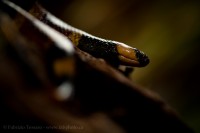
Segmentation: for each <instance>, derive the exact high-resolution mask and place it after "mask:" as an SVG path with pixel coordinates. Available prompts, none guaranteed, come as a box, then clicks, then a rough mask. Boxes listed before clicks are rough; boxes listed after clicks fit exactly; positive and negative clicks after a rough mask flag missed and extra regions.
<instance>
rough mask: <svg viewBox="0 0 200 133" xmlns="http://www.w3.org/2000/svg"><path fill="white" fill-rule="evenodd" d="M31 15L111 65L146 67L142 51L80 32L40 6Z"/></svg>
mask: <svg viewBox="0 0 200 133" xmlns="http://www.w3.org/2000/svg"><path fill="white" fill-rule="evenodd" d="M30 13H31V14H32V15H33V16H35V17H36V18H38V19H39V20H41V21H42V22H44V23H46V24H47V25H49V26H50V27H52V28H54V29H56V30H57V31H59V32H61V33H62V34H64V35H65V36H67V37H68V38H69V39H70V40H71V41H72V43H73V44H74V45H75V46H77V47H78V48H79V49H81V50H83V51H85V52H87V53H89V54H91V55H93V56H95V57H97V58H103V59H105V60H106V61H108V62H109V63H111V64H118V65H126V66H133V67H144V66H146V65H147V64H148V63H149V58H148V57H147V55H146V54H144V53H143V52H142V51H140V50H138V49H136V48H132V47H130V46H128V45H126V44H124V43H121V42H117V41H111V40H106V39H102V38H99V37H96V36H93V35H91V34H88V33H86V32H84V31H82V30H79V29H77V28H75V27H73V26H71V25H69V24H67V23H65V22H63V21H62V20H60V19H58V18H56V17H55V16H54V15H52V14H51V13H49V12H48V11H46V10H45V9H44V8H42V7H41V6H40V5H39V4H36V6H35V7H34V8H32V9H31V10H30Z"/></svg>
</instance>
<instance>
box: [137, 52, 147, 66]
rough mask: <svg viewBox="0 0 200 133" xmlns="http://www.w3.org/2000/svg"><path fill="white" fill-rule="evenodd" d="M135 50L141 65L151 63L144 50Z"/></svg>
mask: <svg viewBox="0 0 200 133" xmlns="http://www.w3.org/2000/svg"><path fill="white" fill-rule="evenodd" d="M135 52H136V57H137V59H138V62H139V63H140V66H141V67H144V66H146V65H148V64H149V62H150V61H149V58H148V56H147V55H146V54H144V52H142V51H140V50H138V49H135Z"/></svg>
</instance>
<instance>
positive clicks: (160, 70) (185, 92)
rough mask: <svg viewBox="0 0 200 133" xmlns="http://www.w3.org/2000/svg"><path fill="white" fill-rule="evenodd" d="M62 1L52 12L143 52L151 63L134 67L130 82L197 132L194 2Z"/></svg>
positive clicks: (198, 33) (198, 34)
mask: <svg viewBox="0 0 200 133" xmlns="http://www.w3.org/2000/svg"><path fill="white" fill-rule="evenodd" d="M54 6H56V4H55V5H54ZM63 6H65V10H64V11H62V12H59V11H55V12H54V11H52V13H54V14H55V15H57V16H59V17H61V18H62V19H63V20H64V21H65V22H67V23H69V24H71V25H73V26H75V27H77V28H80V29H82V30H84V31H87V32H89V33H91V34H93V35H96V36H99V37H102V38H106V39H111V40H116V41H121V42H124V43H127V44H128V45H131V46H133V47H136V48H138V49H140V50H142V51H144V52H145V53H146V54H147V55H148V56H149V58H150V60H151V62H150V64H149V65H148V66H147V67H144V68H136V69H135V71H134V72H133V74H132V75H131V79H132V80H133V82H136V83H137V84H140V85H142V86H144V87H145V88H146V89H151V90H153V91H155V92H157V93H158V94H159V95H161V96H162V97H163V98H164V99H165V100H166V102H168V103H169V104H170V105H171V106H172V107H173V108H175V109H176V110H177V111H178V112H179V113H180V116H181V118H182V119H183V120H184V121H185V122H186V123H187V124H189V126H191V127H192V128H194V129H195V130H196V131H197V132H200V128H199V123H200V107H199V103H200V98H199V96H200V90H199V89H200V85H199V82H200V78H199V75H200V70H199V68H200V56H199V54H200V52H199V49H200V1H197V0H133V1H131V0H129V1H124V0H95V1H93V0H74V1H68V2H66V4H64V5H63ZM47 8H48V7H47ZM51 9H53V8H51Z"/></svg>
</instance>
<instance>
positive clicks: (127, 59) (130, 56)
mask: <svg viewBox="0 0 200 133" xmlns="http://www.w3.org/2000/svg"><path fill="white" fill-rule="evenodd" d="M117 51H118V54H119V55H118V58H119V60H120V63H121V64H122V65H129V66H134V67H144V66H146V65H147V64H149V58H148V56H147V55H146V54H144V53H143V52H142V51H140V50H138V49H136V48H132V47H130V46H128V45H125V44H123V43H118V45H117Z"/></svg>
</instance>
